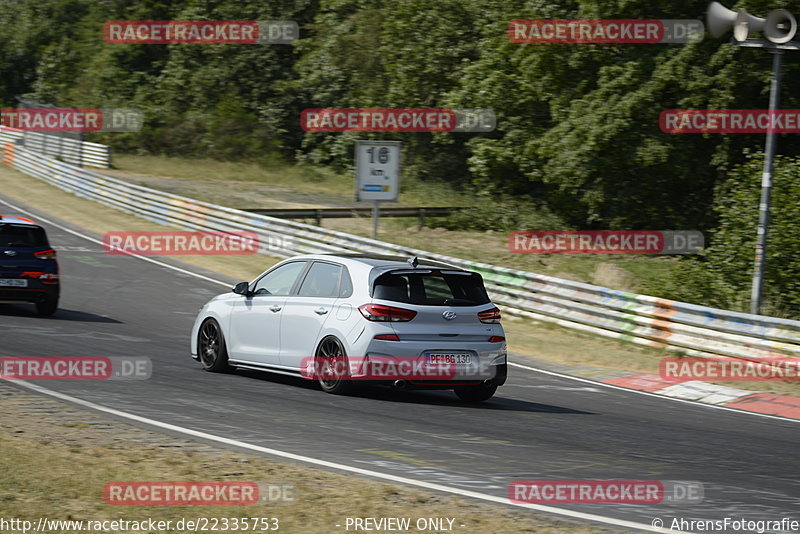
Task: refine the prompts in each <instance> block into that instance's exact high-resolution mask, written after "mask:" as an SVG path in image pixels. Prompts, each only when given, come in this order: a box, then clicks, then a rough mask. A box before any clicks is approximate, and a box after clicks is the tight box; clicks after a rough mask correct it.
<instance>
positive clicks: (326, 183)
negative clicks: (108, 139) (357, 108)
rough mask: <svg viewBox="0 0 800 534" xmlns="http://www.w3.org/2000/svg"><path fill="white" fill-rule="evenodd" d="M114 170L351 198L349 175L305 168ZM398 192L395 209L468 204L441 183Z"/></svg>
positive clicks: (152, 162)
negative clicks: (249, 184)
mask: <svg viewBox="0 0 800 534" xmlns="http://www.w3.org/2000/svg"><path fill="white" fill-rule="evenodd" d="M114 168H115V169H117V170H120V171H125V172H130V173H136V174H145V175H150V176H162V177H170V178H179V179H182V180H202V181H206V180H214V181H222V182H255V183H259V184H269V185H273V186H276V187H280V188H282V189H284V188H285V189H291V190H293V191H295V192H298V193H312V194H313V193H316V194H320V195H326V196H328V197H331V196H332V197H339V198H340V199H341V202H342V204H347V205H349V204H352V203H353V196H354V187H353V180H354V177H353V175H352V174H350V173H344V172H336V171H334V170H332V169H329V168H325V167H319V166H311V165H306V164H295V165H290V164H276V165H275V166H274V167H273V168H269V169H267V168H264V167H262V166H260V165H258V164H255V163H237V162H225V161H217V160H213V159H189V158H171V157H166V156H135V155H129V154H115V155H114ZM401 189H402V192H401V194H400V202H399V203H397V205H406V206H434V205H436V206H440V205H441V206H465V205H468V204H470V202H471V197H470V195H467V194H465V193H463V192H460V191H457V190H456V189H454V188H452V187H450V186H449V185H448V184H446V183H444V182H433V183H430V182H422V181H420V180H405V181H403V182H402V184H401ZM393 205H394V204H393Z"/></svg>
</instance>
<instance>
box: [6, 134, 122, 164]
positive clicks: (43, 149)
mask: <svg viewBox="0 0 800 534" xmlns="http://www.w3.org/2000/svg"><path fill="white" fill-rule="evenodd" d="M9 142H10V143H21V144H22V145H23V146H25V147H26V148H28V149H30V150H33V151H35V152H39V153H40V154H44V155H45V156H50V157H52V158H59V159H61V160H63V161H66V162H67V163H71V164H73V165H77V166H79V167H80V166H83V165H90V166H92V167H100V168H103V169H108V168H109V167H111V147H109V146H108V145H101V144H100V143H90V142H88V141H79V140H78V139H71V138H68V137H63V136H60V135H53V134H48V133H40V132H29V131H25V130H18V129H16V128H9V127H7V126H0V143H9Z"/></svg>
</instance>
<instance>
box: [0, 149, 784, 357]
mask: <svg viewBox="0 0 800 534" xmlns="http://www.w3.org/2000/svg"><path fill="white" fill-rule="evenodd" d="M2 148H3V161H4V162H5V164H6V165H9V166H11V167H14V168H16V169H18V170H20V171H22V172H24V173H25V174H28V175H30V176H34V177H36V178H39V179H41V180H44V181H46V182H48V183H50V184H52V185H54V186H56V187H58V188H61V189H63V190H65V191H68V192H70V193H73V194H75V195H78V196H80V197H83V198H88V199H91V200H95V201H97V202H100V203H102V204H104V205H106V206H110V207H113V208H116V209H119V210H121V211H124V212H127V213H130V214H133V215H136V216H139V217H143V218H145V219H148V220H150V221H152V222H155V223H158V224H163V225H171V226H175V227H179V228H183V229H190V230H200V231H203V230H207V231H222V232H233V231H250V232H254V233H256V234H257V235H258V236H259V240H260V247H261V248H260V251H259V252H261V253H263V254H267V255H269V256H275V257H289V256H294V255H297V254H307V253H326V252H332V253H342V252H368V253H378V254H399V255H409V256H419V257H424V258H429V259H432V260H438V261H443V262H446V263H450V264H452V265H456V266H459V267H463V268H466V269H471V270H474V271H477V272H479V273H480V274H481V275H482V276H483V277H484V280H485V281H486V287H487V289H488V290H489V292H490V294H491V296H492V299H493V300H494V302H495V303H497V304H498V305H500V306H501V308H503V310H504V311H505V312H507V313H511V314H515V315H520V316H525V317H529V318H533V319H536V320H540V321H546V322H552V323H557V324H560V325H562V326H567V327H570V328H575V329H579V330H583V331H585V332H589V333H591V334H594V335H603V336H607V337H612V338H617V339H622V340H626V341H631V342H635V343H640V344H645V345H651V346H656V347H662V348H666V349H670V350H677V351H680V352H682V353H685V354H687V355H691V356H702V357H707V358H730V357H733V358H741V359H747V360H753V361H769V360H770V359H775V358H787V357H800V321H793V320H788V319H781V318H776V317H765V316H759V315H749V314H744V313H738V312H733V311H728V310H721V309H715V308H709V307H705V306H697V305H694V304H687V303H684V302H677V301H672V300H666V299H659V298H656V297H651V296H646V295H638V294H635V293H628V292H624V291H616V290H613V289H608V288H605V287H599V286H594V285H590V284H584V283H580V282H574V281H571V280H563V279H559V278H555V277H551V276H545V275H541V274H536V273H531V272H526V271H519V270H516V269H509V268H505V267H498V266H495V265H490V264H487V263H480V262H475V261H470V260H464V259H459V258H453V257H449V256H443V255H441V254H434V253H431V252H427V251H423V250H418V249H415V248H411V247H404V246H400V245H393V244H391V243H385V242H382V241H377V240H374V239H370V238H367V237H361V236H356V235H352V234H347V233H344V232H336V231H334V230H328V229H325V228H320V227H317V226H312V225H308V224H304V223H300V222H295V221H290V220H284V219H278V218H274V217H268V216H266V215H259V214H256V213H250V212H246V211H241V210H236V209H232V208H226V207H224V206H218V205H215V204H210V203H207V202H201V201H198V200H193V199H190V198H186V197H182V196H179V195H173V194H170V193H164V192H161V191H157V190H154V189H150V188H147V187H142V186H138V185H133V184H129V183H126V182H124V181H121V180H117V179H114V178H111V177H108V176H104V175H102V174H99V173H96V172H93V171H89V170H86V169H82V168H80V167H77V166H74V165H70V164H68V163H64V162H61V161H57V160H55V159H53V158H51V157H48V156H45V155H43V154H41V153H38V152H36V151H34V150H31V149H29V148H27V147H25V146H19V145H16V144H14V143H13V142H4V143H2Z"/></svg>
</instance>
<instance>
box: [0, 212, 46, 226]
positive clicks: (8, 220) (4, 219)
mask: <svg viewBox="0 0 800 534" xmlns="http://www.w3.org/2000/svg"><path fill="white" fill-rule="evenodd" d="M0 224H25V225H29V226H39V225H38V224H36V223H35V222H33V221H32V220H30V219H28V218H27V217H16V216H10V215H0Z"/></svg>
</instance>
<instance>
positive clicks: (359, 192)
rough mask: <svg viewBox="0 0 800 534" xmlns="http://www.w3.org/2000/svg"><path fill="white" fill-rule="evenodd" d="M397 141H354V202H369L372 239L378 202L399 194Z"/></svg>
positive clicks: (394, 199) (398, 146)
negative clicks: (371, 204) (370, 203)
mask: <svg viewBox="0 0 800 534" xmlns="http://www.w3.org/2000/svg"><path fill="white" fill-rule="evenodd" d="M401 145H402V143H401V142H400V141H356V201H358V202H363V201H370V200H371V201H373V202H374V203H375V204H374V205H373V208H372V237H373V239H375V238H377V237H378V218H379V217H380V210H381V204H380V203H381V202H397V199H398V196H399V193H400V147H401Z"/></svg>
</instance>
